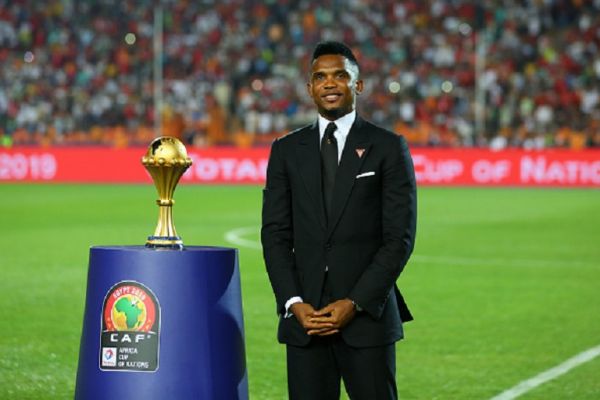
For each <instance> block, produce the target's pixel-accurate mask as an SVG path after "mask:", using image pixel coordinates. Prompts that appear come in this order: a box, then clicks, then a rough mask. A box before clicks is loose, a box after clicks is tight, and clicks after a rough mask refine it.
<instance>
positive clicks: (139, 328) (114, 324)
mask: <svg viewBox="0 0 600 400" xmlns="http://www.w3.org/2000/svg"><path fill="white" fill-rule="evenodd" d="M156 314H157V313H156V300H155V297H154V295H153V294H152V292H150V291H149V290H148V289H147V288H146V287H144V286H142V285H141V284H140V283H138V282H132V281H125V282H119V283H118V284H117V285H115V286H113V287H112V288H111V290H110V291H109V292H108V294H107V296H106V302H105V305H104V318H103V322H104V328H105V329H104V330H106V331H113V332H114V331H128V332H150V331H153V330H154V329H153V327H154V325H155V323H156V317H157V315H156Z"/></svg>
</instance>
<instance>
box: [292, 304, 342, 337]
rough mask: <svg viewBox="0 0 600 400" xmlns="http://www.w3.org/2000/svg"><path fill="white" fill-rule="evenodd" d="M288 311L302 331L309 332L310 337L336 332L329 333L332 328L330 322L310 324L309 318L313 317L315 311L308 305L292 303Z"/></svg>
mask: <svg viewBox="0 0 600 400" xmlns="http://www.w3.org/2000/svg"><path fill="white" fill-rule="evenodd" d="M290 311H291V312H292V314H294V316H295V317H296V319H297V320H298V322H300V325H302V327H303V328H304V330H306V331H307V332H308V331H309V330H310V331H311V334H312V335H318V334H323V333H325V332H328V333H335V332H337V330H335V332H329V331H331V330H332V328H333V324H332V323H330V322H311V321H310V318H311V317H312V316H313V314H314V312H315V309H314V308H313V306H311V305H310V304H308V303H294V304H292V305H291V307H290Z"/></svg>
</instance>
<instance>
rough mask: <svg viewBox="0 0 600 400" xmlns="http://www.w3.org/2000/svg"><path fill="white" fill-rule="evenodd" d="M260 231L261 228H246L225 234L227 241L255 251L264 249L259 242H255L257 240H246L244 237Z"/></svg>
mask: <svg viewBox="0 0 600 400" xmlns="http://www.w3.org/2000/svg"><path fill="white" fill-rule="evenodd" d="M258 231H259V228H257V227H255V226H248V227H244V228H237V229H232V230H230V231H229V232H227V233H225V240H227V241H228V242H229V243H232V244H235V245H238V246H242V247H248V248H250V249H255V250H260V249H262V246H261V244H260V243H259V242H257V241H255V240H249V239H244V237H243V236H246V235H247V234H249V233H255V232H258Z"/></svg>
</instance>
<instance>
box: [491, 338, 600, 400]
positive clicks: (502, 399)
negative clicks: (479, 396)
mask: <svg viewBox="0 0 600 400" xmlns="http://www.w3.org/2000/svg"><path fill="white" fill-rule="evenodd" d="M599 355H600V345H598V346H596V347H592V348H590V349H587V350H585V351H582V352H581V353H579V354H577V355H576V356H574V357H571V358H569V359H568V360H567V361H565V362H563V363H562V364H560V365H557V366H556V367H554V368H550V369H549V370H547V371H544V372H542V373H541V374H539V375H536V376H534V377H533V378H530V379H527V380H525V381H522V382H520V383H519V384H517V385H516V386H514V387H512V388H510V389H508V390H505V391H504V392H502V393H500V394H499V395H497V396H494V397H492V398H491V399H490V400H512V399H516V398H517V397H519V396H521V395H522V394H524V393H526V392H528V391H530V390H531V389H534V388H536V387H538V386H540V385H542V384H544V383H546V382H548V381H551V380H553V379H555V378H558V377H559V376H561V375H563V374H566V373H567V372H569V371H570V370H572V369H573V368H575V367H578V366H580V365H581V364H585V363H586V362H589V361H592V360H593V359H594V358H596V357H598V356H599Z"/></svg>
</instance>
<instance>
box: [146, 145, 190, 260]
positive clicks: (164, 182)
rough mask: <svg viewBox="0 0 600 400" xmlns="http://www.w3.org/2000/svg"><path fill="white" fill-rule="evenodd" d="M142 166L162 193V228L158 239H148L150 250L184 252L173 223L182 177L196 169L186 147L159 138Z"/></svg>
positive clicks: (155, 233) (158, 231) (151, 237)
mask: <svg viewBox="0 0 600 400" xmlns="http://www.w3.org/2000/svg"><path fill="white" fill-rule="evenodd" d="M142 164H143V165H144V167H145V168H146V170H147V171H148V172H149V173H150V175H151V176H152V180H153V181H154V186H156V190H157V192H158V200H156V204H158V207H159V209H158V210H159V212H158V224H157V225H156V230H155V231H154V235H152V236H148V240H147V241H146V247H151V248H166V249H179V250H181V249H183V241H182V240H181V237H179V236H177V231H176V230H175V224H174V223H173V204H175V200H173V193H174V192H175V187H176V186H177V183H178V182H179V178H181V175H183V173H184V172H185V171H186V170H187V169H188V168H189V167H190V165H192V159H191V158H189V157H188V155H187V151H186V149H185V146H184V145H183V143H181V142H180V141H179V140H178V139H176V138H174V137H168V136H162V137H159V138H156V139H154V140H153V141H152V143H150V146H148V151H147V152H146V155H145V156H144V157H142Z"/></svg>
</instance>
